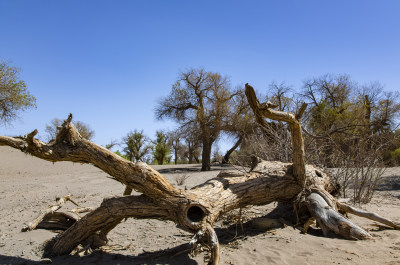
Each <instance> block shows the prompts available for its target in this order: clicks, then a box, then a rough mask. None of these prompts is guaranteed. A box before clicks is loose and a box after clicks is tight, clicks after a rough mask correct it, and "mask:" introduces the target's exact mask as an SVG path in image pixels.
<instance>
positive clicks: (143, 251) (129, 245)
mask: <svg viewBox="0 0 400 265" xmlns="http://www.w3.org/2000/svg"><path fill="white" fill-rule="evenodd" d="M155 168H156V169H158V170H160V171H161V172H162V174H164V175H165V176H166V177H167V178H168V179H169V180H170V181H171V182H172V183H173V184H176V177H177V176H180V175H188V176H189V178H188V179H187V180H186V182H185V183H184V184H183V185H182V186H180V187H182V188H184V186H186V187H187V188H190V187H192V186H194V185H197V184H199V183H202V182H204V181H205V180H207V179H209V178H212V177H214V176H216V175H217V174H218V172H219V171H220V170H222V169H225V167H215V168H214V170H213V171H211V172H207V173H204V172H199V168H200V167H199V166H198V165H177V166H155ZM385 174H386V175H385V178H386V179H387V182H385V185H382V186H381V190H380V191H378V192H377V195H376V197H375V198H374V199H373V201H372V202H371V203H369V204H367V205H363V206H361V207H362V208H365V209H367V210H371V211H375V212H377V213H378V214H380V215H382V216H385V217H387V218H390V219H392V220H400V190H399V187H400V186H399V185H400V183H398V181H399V179H400V177H399V176H400V169H399V168H393V169H390V170H388V171H387V172H386V173H385ZM123 190H124V187H123V186H122V185H121V184H120V183H119V182H116V181H114V180H112V179H110V178H109V176H108V175H107V174H105V173H104V172H102V171H100V170H99V169H97V168H95V167H93V166H91V165H81V164H73V163H70V162H59V163H55V164H53V163H50V162H47V161H43V160H40V159H37V158H34V157H31V156H29V155H25V154H23V153H22V152H20V151H18V150H14V149H11V148H9V147H0V214H1V218H0V264H37V263H38V262H39V261H41V252H40V246H41V244H42V243H43V242H44V241H45V240H48V239H50V238H51V237H53V236H54V235H55V234H54V233H52V232H50V231H46V230H43V229H38V230H34V231H32V232H21V228H22V227H23V226H24V224H26V223H28V222H29V221H31V220H33V219H34V218H35V217H36V216H37V215H38V214H39V212H40V210H42V209H44V208H46V207H48V205H49V204H51V203H52V202H54V201H55V198H56V197H59V196H64V195H66V194H71V195H72V198H73V199H74V200H75V201H76V202H78V203H79V204H81V205H83V206H98V205H99V204H100V203H101V201H102V199H103V198H104V197H110V196H117V195H118V196H119V195H121V194H122V192H123ZM275 206H276V205H274V204H270V205H267V206H263V207H253V208H249V209H245V215H246V216H248V217H257V216H264V215H266V214H268V212H270V211H272V210H273V209H274V208H275ZM68 207H73V206H68ZM228 217H229V216H228ZM228 217H227V218H226V219H225V220H222V221H221V222H219V223H218V225H217V227H218V228H217V229H216V230H217V233H218V235H219V236H220V241H221V243H222V247H221V252H222V253H221V254H222V255H221V257H222V258H221V264H400V231H396V230H392V229H381V228H378V227H376V226H373V223H374V222H371V221H369V220H365V219H361V218H358V217H352V216H351V217H350V218H351V219H353V220H355V221H356V223H358V224H359V225H361V226H362V227H364V228H365V229H368V230H369V231H370V232H371V234H372V235H373V237H374V240H369V241H348V240H343V239H340V238H325V237H322V234H321V232H320V230H319V229H318V228H316V227H314V228H311V229H310V231H309V232H310V234H307V235H304V234H302V233H301V232H300V231H299V230H298V229H294V228H293V227H292V226H287V227H285V228H277V229H273V230H259V229H258V230H257V229H255V228H254V226H252V225H251V222H248V223H246V224H245V225H244V229H245V232H244V233H242V232H241V228H240V226H238V225H235V224H234V223H227V221H228V220H229V218H228ZM223 221H224V222H223ZM190 238H191V234H189V233H186V232H183V231H181V230H179V229H178V228H176V227H175V225H174V223H171V222H163V221H157V220H134V219H130V220H127V221H126V222H124V223H122V224H120V225H119V226H118V227H117V228H116V229H115V230H113V231H112V232H111V233H110V244H111V245H120V246H122V247H124V248H125V249H124V250H114V251H110V252H95V253H93V254H91V255H89V256H85V257H81V258H79V257H75V256H64V257H57V258H54V259H53V260H52V263H53V264H88V263H94V264H131V265H132V264H204V263H205V262H204V260H205V256H206V254H207V252H201V253H199V254H198V255H197V256H195V257H191V256H189V255H181V256H178V257H166V256H162V255H161V256H160V255H158V252H157V251H161V250H163V249H166V248H168V247H172V246H177V245H180V244H182V243H186V242H188V241H189V240H190ZM42 262H49V260H45V261H42Z"/></svg>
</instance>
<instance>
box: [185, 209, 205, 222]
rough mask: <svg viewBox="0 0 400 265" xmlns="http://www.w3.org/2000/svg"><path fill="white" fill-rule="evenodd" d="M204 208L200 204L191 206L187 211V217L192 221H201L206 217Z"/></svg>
mask: <svg viewBox="0 0 400 265" xmlns="http://www.w3.org/2000/svg"><path fill="white" fill-rule="evenodd" d="M204 215H205V214H204V210H203V209H202V208H201V207H199V206H196V205H194V206H191V207H190V208H189V209H188V211H187V217H188V219H189V220H190V221H191V222H200V221H202V220H203V218H204Z"/></svg>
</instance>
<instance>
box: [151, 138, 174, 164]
mask: <svg viewBox="0 0 400 265" xmlns="http://www.w3.org/2000/svg"><path fill="white" fill-rule="evenodd" d="M156 137H157V138H156V141H155V142H154V147H153V156H154V160H155V161H156V162H157V164H159V165H163V164H164V163H169V161H170V160H171V158H170V156H169V155H170V153H171V147H170V145H169V143H168V136H167V134H166V133H164V132H163V131H157V132H156Z"/></svg>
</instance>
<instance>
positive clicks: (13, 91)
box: [0, 62, 36, 124]
mask: <svg viewBox="0 0 400 265" xmlns="http://www.w3.org/2000/svg"><path fill="white" fill-rule="evenodd" d="M19 72H20V70H19V69H18V68H16V67H12V66H9V65H7V63H5V62H0V124H1V123H4V124H8V123H10V122H11V121H13V120H15V119H16V118H17V117H18V112H20V111H25V110H28V109H30V108H36V98H35V97H34V96H32V95H31V94H30V93H29V91H28V90H27V87H26V83H25V82H24V81H23V80H20V78H19Z"/></svg>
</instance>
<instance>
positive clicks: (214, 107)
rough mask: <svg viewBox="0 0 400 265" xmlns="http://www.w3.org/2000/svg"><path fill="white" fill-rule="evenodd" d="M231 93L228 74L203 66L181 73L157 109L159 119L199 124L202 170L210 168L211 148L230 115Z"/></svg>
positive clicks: (232, 95)
mask: <svg viewBox="0 0 400 265" xmlns="http://www.w3.org/2000/svg"><path fill="white" fill-rule="evenodd" d="M235 95H236V94H233V93H232V92H230V89H229V82H228V79H227V78H226V77H222V76H221V75H220V74H218V73H212V72H206V71H205V70H203V69H190V70H188V71H186V72H182V73H181V74H180V75H179V78H178V81H177V82H176V83H175V84H174V85H173V86H172V91H171V92H170V94H169V95H168V96H167V97H165V98H162V99H161V100H160V101H159V103H158V106H157V108H156V117H157V118H158V119H163V118H170V119H173V120H175V121H177V122H178V123H180V124H181V125H185V124H187V123H194V122H196V123H198V126H199V129H200V131H199V132H200V139H201V142H202V148H203V150H202V167H201V170H203V171H206V170H210V163H211V148H212V145H213V143H214V142H215V140H217V138H218V137H219V135H220V133H221V130H222V129H223V127H224V125H225V123H226V122H227V117H229V104H228V103H229V102H230V100H231V99H232V98H233V97H234V96H235Z"/></svg>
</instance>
